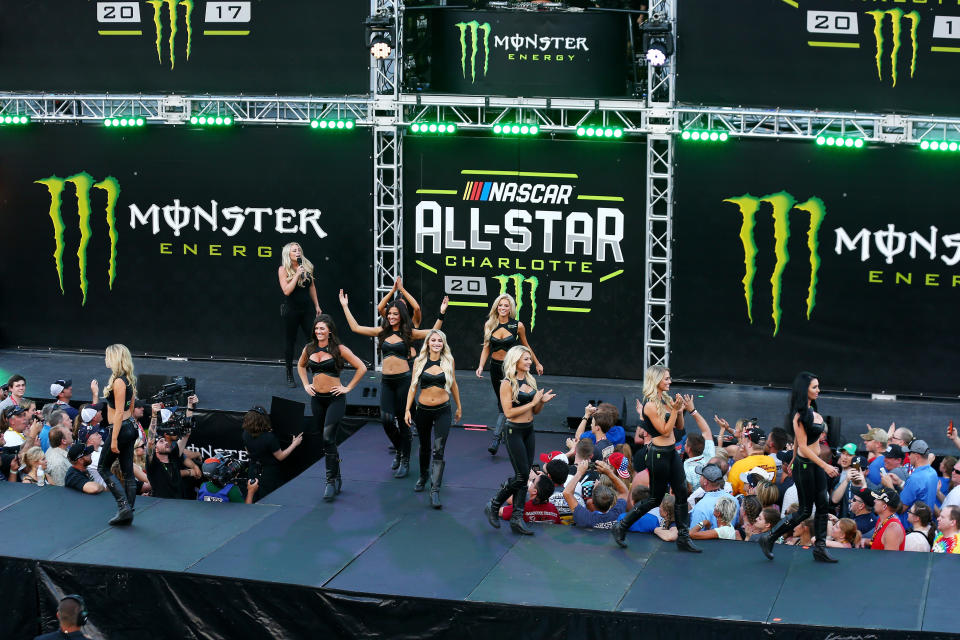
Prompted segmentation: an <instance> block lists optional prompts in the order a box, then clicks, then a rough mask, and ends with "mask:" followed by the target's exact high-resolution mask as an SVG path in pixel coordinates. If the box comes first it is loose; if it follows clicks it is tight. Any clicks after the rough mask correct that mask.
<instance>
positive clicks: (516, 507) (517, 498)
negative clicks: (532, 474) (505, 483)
mask: <svg viewBox="0 0 960 640" xmlns="http://www.w3.org/2000/svg"><path fill="white" fill-rule="evenodd" d="M526 497H527V487H526V483H524V484H523V486H521V487H520V488H519V489H517V490H516V492H514V494H513V514H512V515H511V516H510V531H513V532H514V533H516V534H517V535H521V536H532V535H533V529H531V528H530V527H528V526H527V523H526V522H524V520H523V509H524V507H525V503H524V499H525V498H526Z"/></svg>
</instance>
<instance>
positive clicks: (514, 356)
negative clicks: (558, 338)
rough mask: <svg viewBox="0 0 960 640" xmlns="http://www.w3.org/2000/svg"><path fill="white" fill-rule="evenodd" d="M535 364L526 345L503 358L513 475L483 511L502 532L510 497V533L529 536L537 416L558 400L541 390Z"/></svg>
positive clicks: (503, 389) (502, 387) (502, 396)
mask: <svg viewBox="0 0 960 640" xmlns="http://www.w3.org/2000/svg"><path fill="white" fill-rule="evenodd" d="M484 350H486V347H484ZM533 363H534V360H533V352H532V351H531V350H530V348H529V347H526V346H522V345H516V346H513V347H510V350H509V351H507V356H506V357H505V358H504V359H503V380H502V381H501V382H500V397H499V402H500V405H501V406H502V407H503V413H504V415H505V416H506V424H505V425H504V427H505V431H506V441H507V453H508V454H509V455H510V465H511V466H512V467H513V475H512V476H510V477H509V478H508V479H507V480H506V481H505V482H504V483H503V484H502V485H501V486H500V491H498V492H497V495H495V496H494V497H493V499H492V500H491V501H490V502H488V503H487V505H486V506H485V507H484V508H483V511H484V513H485V514H486V515H487V520H488V521H489V522H490V525H491V526H493V527H494V528H495V529H499V528H500V515H499V514H500V507H501V506H502V505H503V503H504V502H506V501H507V498H509V497H510V496H513V514H512V515H511V516H510V530H511V531H513V532H514V533H517V534H520V535H525V536H532V535H533V530H532V529H530V528H529V527H528V526H527V525H526V523H525V522H524V521H523V508H524V505H525V504H526V501H527V477H528V476H529V475H530V466H531V465H532V464H533V454H534V451H535V449H536V443H535V440H534V434H533V416H534V415H536V414H538V413H540V411H541V410H542V409H543V405H545V404H546V403H548V402H550V401H551V400H553V399H554V398H555V397H556V394H555V393H553V389H548V390H546V391H544V390H543V389H537V381H536V379H535V378H534V377H533V376H532V375H531V374H530V369H531V368H532V367H533Z"/></svg>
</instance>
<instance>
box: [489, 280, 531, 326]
mask: <svg viewBox="0 0 960 640" xmlns="http://www.w3.org/2000/svg"><path fill="white" fill-rule="evenodd" d="M493 278H494V280H496V281H497V282H499V283H500V293H498V294H497V295H501V296H502V295H503V294H505V293H507V283H508V282H510V281H513V299H514V300H516V301H517V317H519V316H520V309H522V308H523V284H524V283H525V282H529V283H530V331H533V329H534V327H536V326H537V287H539V286H540V280H539V279H538V278H537V276H529V277H527V276H524V275H523V274H522V273H515V274H513V275H512V276H506V275H500V276H493Z"/></svg>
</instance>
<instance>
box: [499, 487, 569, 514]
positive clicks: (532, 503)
mask: <svg viewBox="0 0 960 640" xmlns="http://www.w3.org/2000/svg"><path fill="white" fill-rule="evenodd" d="M553 489H554V484H553V480H551V479H550V478H549V477H548V476H546V475H537V476H536V477H535V478H534V480H533V481H532V482H529V483H527V498H528V499H527V501H526V503H525V504H524V509H523V521H524V522H546V523H548V524H560V515H559V514H558V513H557V508H556V507H555V506H553V504H552V503H551V502H550V496H551V494H553ZM512 515H513V504H505V505H503V506H502V507H500V517H501V518H502V519H504V520H509V519H510V517H511V516H512Z"/></svg>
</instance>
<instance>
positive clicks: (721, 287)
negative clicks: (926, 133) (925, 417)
mask: <svg viewBox="0 0 960 640" xmlns="http://www.w3.org/2000/svg"><path fill="white" fill-rule="evenodd" d="M676 157H677V173H676V189H677V190H676V193H677V194H678V200H677V204H676V208H675V226H674V229H675V241H674V262H673V274H674V282H673V319H672V323H671V346H672V356H671V361H670V362H671V365H672V367H673V369H674V372H675V375H677V376H682V377H684V378H701V379H714V380H732V381H737V382H759V383H778V384H785V383H789V382H790V381H791V380H792V377H793V376H794V375H795V374H796V373H797V372H798V371H801V370H809V371H813V372H816V373H818V374H819V375H820V376H821V382H822V383H823V384H824V385H825V386H826V387H828V388H850V389H860V390H868V391H880V390H887V391H897V392H917V393H934V392H935V393H950V394H955V393H956V391H957V387H956V382H955V376H954V375H953V373H954V368H955V366H954V365H955V361H956V357H957V354H958V353H960V338H958V337H957V333H956V328H955V324H956V323H955V320H954V318H953V314H954V312H955V311H956V309H957V296H958V295H960V294H958V292H960V263H958V264H949V263H950V262H955V261H957V260H958V259H960V253H958V249H957V248H956V247H958V246H960V235H957V234H960V223H958V222H957V216H956V205H955V204H954V202H953V199H952V195H953V193H954V191H955V189H956V175H957V170H958V168H960V158H956V157H953V156H949V155H941V154H930V153H925V152H921V151H919V150H918V149H916V148H912V147H889V146H884V147H879V148H872V149H869V150H864V151H851V150H846V149H844V150H836V149H827V148H824V147H817V146H816V145H814V144H812V143H809V142H797V143H786V142H783V143H776V142H760V141H753V142H747V141H744V142H738V143H736V144H728V145H724V146H699V145H689V144H681V145H680V146H679V149H678V152H677V156H676ZM743 196H748V197H745V198H744V197H743ZM767 196H773V197H771V198H767ZM791 197H792V198H793V199H794V201H795V206H794V207H793V208H791V207H790V205H791V201H790V198H791ZM813 198H819V200H820V202H819V203H818V202H817V201H816V200H813ZM726 199H736V200H734V201H733V202H725V200H726ZM764 199H766V201H762V200H764ZM821 205H822V206H821ZM754 209H755V216H754V219H755V221H756V226H755V228H754V229H753V233H752V238H753V241H754V244H755V246H756V272H755V273H756V275H755V277H754V279H753V283H752V288H751V290H752V295H753V299H752V315H753V323H752V324H751V322H750V320H749V319H748V315H747V303H746V294H745V286H744V283H743V279H744V276H745V274H746V271H747V269H746V266H747V262H748V261H747V260H745V252H744V243H743V241H742V239H741V230H742V228H743V227H744V219H745V216H744V215H743V213H742V211H743V210H745V211H746V212H747V213H749V212H750V211H751V210H754ZM777 210H779V216H778V217H779V218H780V220H781V221H782V223H783V224H782V225H781V230H780V232H779V235H780V236H782V235H783V228H786V227H789V231H790V236H789V240H788V241H787V244H786V249H787V254H788V255H789V261H788V262H787V263H786V265H785V267H784V268H783V270H782V278H780V279H777V278H775V279H774V280H777V281H778V282H780V283H781V285H782V286H781V289H780V291H781V293H780V305H779V306H780V309H781V313H782V315H781V316H780V319H779V330H778V331H777V334H776V336H774V329H775V321H774V319H773V299H774V285H773V284H772V282H771V277H772V275H773V274H774V272H775V269H776V263H777V259H776V253H777V252H776V244H777V241H776V236H777V235H778V232H777V231H776V230H775V228H774V226H775V225H774V215H773V214H774V213H775V211H777ZM819 211H823V212H825V215H823V216H822V223H821V225H820V228H819V231H816V230H814V233H813V237H814V239H815V240H816V244H817V246H816V249H815V251H813V252H811V250H810V231H811V224H810V222H811V217H812V216H811V214H816V213H817V212H819ZM818 217H819V216H816V215H815V216H814V219H817V218H818ZM747 219H748V220H749V216H748V217H747ZM931 226H934V227H936V236H935V238H934V242H933V252H934V257H933V258H931V254H930V251H929V250H928V249H926V248H925V247H924V246H923V243H922V242H920V240H925V241H926V242H927V243H930V241H931V233H932V231H931ZM838 229H842V230H843V234H840V233H839V232H838ZM864 230H866V231H864ZM914 233H916V234H917V235H912V234H914ZM860 234H864V235H860ZM866 234H869V235H866ZM858 235H859V239H858ZM743 236H744V237H746V238H747V240H748V243H747V244H748V247H749V246H750V243H749V239H750V237H751V233H750V232H749V229H745V230H744V231H743ZM838 237H840V245H839V249H840V253H839V254H838V253H837V248H838V244H837V243H838ZM847 238H849V239H850V241H851V242H855V243H856V248H855V249H853V250H851V249H850V248H848V246H847V244H846V239H847ZM918 238H919V239H918ZM864 247H866V253H863V252H864ZM781 254H782V252H781ZM811 254H812V255H813V256H814V257H818V258H819V261H820V263H819V266H818V267H817V274H816V275H817V277H816V282H815V285H816V286H815V289H816V291H815V296H814V297H813V305H812V309H811V312H810V319H809V320H808V319H807V308H808V302H807V300H808V298H810V284H811V271H812V267H811ZM898 273H899V274H900V276H898V275H897V274H898ZM927 274H931V275H927ZM908 278H909V279H910V283H908V282H907V279H908Z"/></svg>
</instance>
